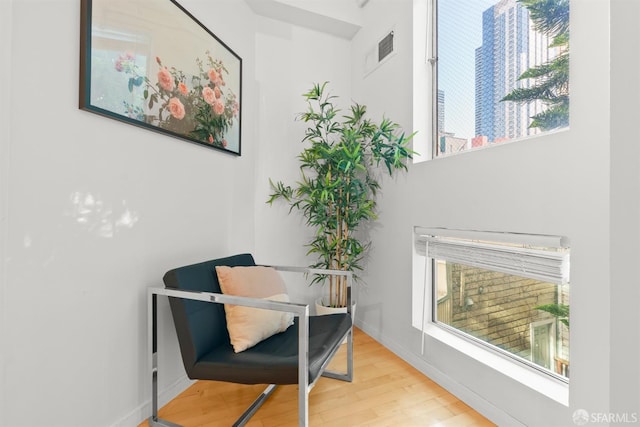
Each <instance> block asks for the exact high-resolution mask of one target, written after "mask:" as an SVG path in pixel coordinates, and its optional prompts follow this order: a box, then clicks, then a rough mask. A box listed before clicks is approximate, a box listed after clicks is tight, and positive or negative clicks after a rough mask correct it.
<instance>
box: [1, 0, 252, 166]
mask: <svg viewBox="0 0 640 427" xmlns="http://www.w3.org/2000/svg"><path fill="white" fill-rule="evenodd" d="M0 1H2V0H0ZM141 6H144V10H140V8H141ZM79 11H80V14H81V15H82V17H81V20H82V25H81V26H80V34H81V37H80V52H81V54H80V79H79V80H80V93H79V95H80V97H79V98H80V100H79V104H80V109H83V110H87V111H90V112H92V113H95V114H99V115H101V116H103V117H107V118H110V119H116V120H119V121H121V122H125V123H129V124H133V125H136V126H140V127H143V128H146V129H149V130H153V131H157V132H159V133H163V134H165V135H167V136H170V137H174V138H178V139H182V140H186V141H189V142H194V143H197V144H200V145H203V146H206V147H209V148H218V149H221V150H224V151H229V152H231V153H234V154H237V155H239V154H240V142H241V126H240V122H241V117H240V116H241V111H242V109H241V108H240V105H241V103H242V101H241V90H242V58H240V57H239V56H238V55H237V54H236V53H235V52H234V51H233V50H232V49H231V48H230V47H229V46H227V45H226V44H225V43H224V42H223V41H221V40H220V39H219V38H218V37H217V36H216V35H215V34H213V33H212V32H211V31H209V30H208V29H207V28H206V27H205V26H204V25H202V24H201V23H200V22H199V21H198V20H197V19H196V18H195V17H193V16H191V15H190V14H189V13H188V12H187V11H186V10H185V9H183V8H182V7H181V6H180V5H179V4H178V2H176V1H165V0H163V1H150V2H144V5H141V4H140V2H139V1H131V2H127V1H124V2H121V1H110V0H100V1H93V2H92V1H91V0H82V7H79ZM156 136H157V134H156Z"/></svg>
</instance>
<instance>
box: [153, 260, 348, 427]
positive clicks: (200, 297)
mask: <svg viewBox="0 0 640 427" xmlns="http://www.w3.org/2000/svg"><path fill="white" fill-rule="evenodd" d="M245 255H248V254H243V255H241V256H245ZM248 256H249V257H251V255H248ZM251 260H252V261H253V258H252V257H251ZM220 265H222V264H220ZM271 267H273V268H275V269H276V270H278V271H285V272H295V273H304V274H321V275H337V276H346V277H347V283H348V285H347V286H348V287H349V292H348V295H347V300H348V304H347V317H349V318H350V319H349V328H348V330H347V331H346V333H345V334H342V335H340V337H339V340H338V339H335V338H334V339H333V340H332V341H331V342H328V343H323V344H328V345H329V346H330V351H329V352H328V357H326V358H325V359H324V360H322V365H321V367H320V371H319V374H318V375H317V376H316V377H315V379H314V381H312V382H310V381H309V366H310V365H309V323H310V316H309V305H308V304H297V303H292V302H290V303H286V302H276V301H269V300H263V299H256V298H247V297H238V296H231V295H224V294H222V293H216V292H199V291H186V290H177V289H169V288H160V287H154V288H149V289H148V294H147V295H148V298H147V302H148V348H149V350H148V352H149V366H150V376H151V412H152V413H151V416H150V417H149V419H148V421H149V425H150V426H151V427H160V426H163V427H176V426H177V427H179V425H178V424H175V423H172V422H170V421H167V420H164V419H161V418H159V417H158V309H157V300H158V296H167V297H169V298H179V299H182V300H191V301H203V302H207V303H212V304H235V305H242V306H246V307H255V308H263V309H267V310H276V311H284V312H290V313H293V314H294V316H295V317H296V318H297V327H298V334H297V335H298V337H297V341H298V367H297V371H298V372H297V377H298V382H297V383H298V425H299V426H305V427H306V426H308V425H309V392H310V391H311V389H312V388H313V387H314V385H315V384H316V382H317V380H318V379H319V378H320V377H321V376H324V377H328V378H333V379H338V380H342V381H348V382H351V381H352V380H353V319H352V318H351V317H352V313H351V284H352V280H353V274H352V272H349V271H340V270H326V269H313V268H306V267H289V266H271ZM311 317H313V316H311ZM292 327H293V326H292ZM177 332H178V333H179V331H177ZM345 337H346V345H347V361H346V365H347V366H346V372H336V371H330V370H326V367H327V365H328V364H329V362H330V361H331V360H332V358H333V356H335V353H336V352H337V351H338V349H339V348H340V347H341V346H342V343H343V341H344V340H345ZM181 353H182V349H181ZM182 357H183V360H185V359H184V357H185V356H184V354H182ZM185 364H186V361H185ZM185 367H186V365H185ZM192 379H198V378H192ZM221 381H227V382H234V381H232V380H227V379H221ZM258 383H260V382H258ZM281 384H290V382H287V383H281ZM277 385H278V383H277V382H275V383H272V384H269V385H268V386H267V387H266V388H265V390H264V391H263V392H262V393H261V394H260V395H259V396H258V397H257V399H256V400H255V401H254V402H253V403H252V404H251V405H250V406H249V407H248V408H247V409H246V410H245V412H244V413H243V414H242V415H241V416H240V418H238V420H237V421H236V422H235V423H234V424H233V425H234V426H243V425H245V424H246V423H247V422H248V420H249V419H250V418H251V416H253V414H255V412H256V411H257V410H258V409H259V408H260V406H262V404H263V403H264V402H265V401H266V399H267V398H268V397H269V396H270V395H271V394H272V393H273V391H274V390H275V389H276V387H277Z"/></svg>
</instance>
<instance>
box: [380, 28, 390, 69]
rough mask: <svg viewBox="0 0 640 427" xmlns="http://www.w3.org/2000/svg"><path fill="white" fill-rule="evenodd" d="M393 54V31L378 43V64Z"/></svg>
mask: <svg viewBox="0 0 640 427" xmlns="http://www.w3.org/2000/svg"><path fill="white" fill-rule="evenodd" d="M392 53H393V31H391V32H390V33H389V34H387V35H386V36H384V38H383V39H382V40H380V41H379V42H378V62H381V61H382V60H383V59H384V58H386V57H387V56H389V55H391V54H392Z"/></svg>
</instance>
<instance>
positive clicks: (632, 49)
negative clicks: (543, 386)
mask: <svg viewBox="0 0 640 427" xmlns="http://www.w3.org/2000/svg"><path fill="white" fill-rule="evenodd" d="M639 20H640V2H637V1H632V0H625V1H612V2H611V22H612V23H615V25H613V24H612V25H611V230H610V232H611V345H610V348H611V366H612V370H611V399H610V405H611V410H612V411H613V412H617V413H624V412H629V409H628V408H633V407H635V408H636V411H638V412H640V409H639V408H638V406H640V364H638V361H639V360H640V310H638V301H640V287H639V286H638V274H637V269H636V267H637V265H638V255H640V198H639V197H638V195H639V194H640V146H639V145H638V143H637V142H638V141H639V140H640V128H639V127H638V125H637V122H638V117H640V79H638V69H640V55H639V53H640V28H639V27H638V24H637V23H638V21H639Z"/></svg>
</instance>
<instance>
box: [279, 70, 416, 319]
mask: <svg viewBox="0 0 640 427" xmlns="http://www.w3.org/2000/svg"><path fill="white" fill-rule="evenodd" d="M326 89H327V82H325V83H323V84H315V85H314V86H313V88H312V89H311V90H310V91H309V92H308V93H305V94H304V95H303V96H304V97H305V99H306V101H307V104H308V109H307V111H306V112H304V113H301V114H300V115H299V119H300V120H302V121H304V122H306V123H308V124H309V127H308V128H307V129H306V131H305V136H304V138H303V140H302V142H304V143H307V145H306V147H305V148H304V149H303V150H302V152H301V153H300V155H299V156H298V158H299V160H300V171H301V179H300V181H298V182H296V183H295V185H293V186H289V185H286V184H284V183H282V182H280V181H278V182H273V181H271V180H270V183H271V188H272V191H273V193H272V194H271V195H270V197H269V200H268V203H270V204H273V202H274V201H276V200H278V199H283V200H285V201H286V202H287V203H288V204H289V205H290V209H289V212H291V211H293V210H294V209H295V210H298V211H300V212H301V213H302V214H303V216H304V218H305V219H306V222H307V224H308V225H309V226H310V227H312V228H313V229H314V230H315V235H314V237H313V238H312V240H311V241H310V242H309V243H308V245H307V246H308V247H309V250H308V252H307V255H309V254H314V255H316V257H317V260H316V262H315V263H314V264H312V265H311V266H310V267H313V268H327V269H336V270H345V271H354V272H355V271H357V270H362V265H361V263H362V261H363V257H364V255H365V253H366V250H367V249H368V247H369V246H370V242H367V241H366V238H364V237H363V236H362V235H361V234H362V233H358V227H359V226H360V225H362V224H363V223H364V222H366V221H371V220H375V219H376V218H377V215H376V195H377V191H378V189H379V188H380V183H379V180H378V178H377V177H376V174H377V173H378V172H379V171H382V172H383V173H387V174H388V175H389V176H392V175H393V172H394V171H395V170H406V169H407V165H406V160H407V159H409V158H411V156H412V154H413V152H412V150H411V149H410V148H409V142H410V140H411V138H412V137H413V134H411V135H405V133H403V132H402V131H401V129H400V127H399V126H398V124H396V123H394V122H392V121H391V120H389V119H386V118H383V119H382V120H381V121H380V123H379V124H377V123H374V122H372V121H371V120H370V119H368V118H367V117H366V107H365V106H364V105H360V104H357V103H353V104H352V105H351V106H350V109H349V114H347V115H341V114H340V110H339V109H337V108H336V106H335V105H334V100H335V99H336V98H337V97H336V96H333V95H330V94H329V93H328V91H327V90H326ZM382 166H384V167H382ZM345 279H346V278H345V277H342V276H339V277H335V276H329V277H328V278H327V277H322V276H316V277H314V279H313V282H312V283H317V282H325V280H326V281H328V287H329V301H328V305H329V306H331V307H345V306H346V301H347V283H346V280H345ZM325 304H327V301H325Z"/></svg>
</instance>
